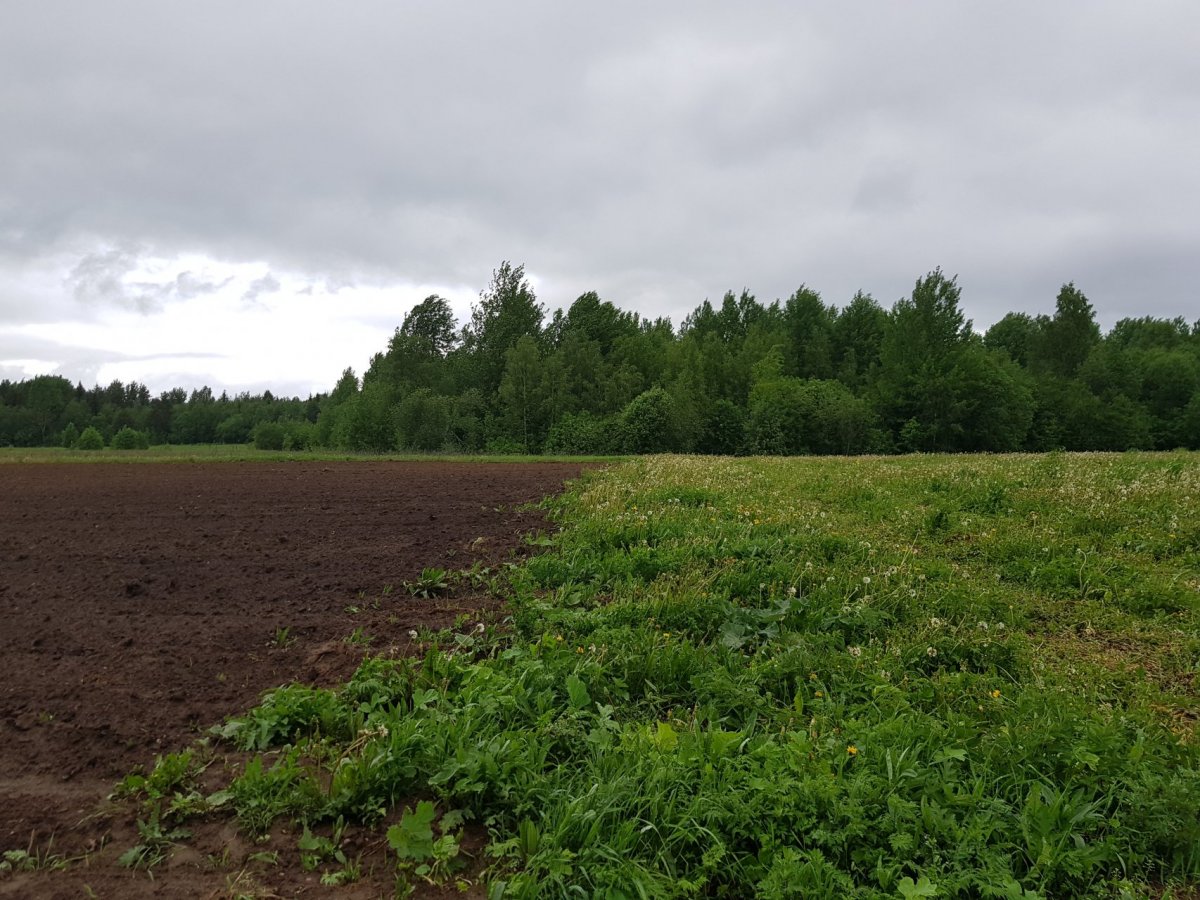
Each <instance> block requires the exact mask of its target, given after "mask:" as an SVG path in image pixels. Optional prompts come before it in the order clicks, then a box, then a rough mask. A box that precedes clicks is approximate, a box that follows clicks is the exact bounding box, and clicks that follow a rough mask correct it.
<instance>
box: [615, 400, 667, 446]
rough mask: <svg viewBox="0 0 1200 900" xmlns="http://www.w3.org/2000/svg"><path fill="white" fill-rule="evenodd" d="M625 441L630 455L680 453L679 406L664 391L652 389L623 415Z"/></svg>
mask: <svg viewBox="0 0 1200 900" xmlns="http://www.w3.org/2000/svg"><path fill="white" fill-rule="evenodd" d="M621 439H622V443H623V444H624V448H623V449H625V450H626V451H628V452H630V453H663V452H667V451H670V450H677V449H679V427H678V422H677V421H676V417H675V404H674V403H673V402H672V400H671V395H670V394H668V393H667V392H666V391H664V390H663V389H662V388H651V389H650V390H648V391H646V392H645V393H642V394H639V395H638V396H636V397H634V398H633V399H632V400H630V401H629V405H628V406H626V407H625V411H624V412H623V413H621Z"/></svg>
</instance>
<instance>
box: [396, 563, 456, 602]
mask: <svg viewBox="0 0 1200 900" xmlns="http://www.w3.org/2000/svg"><path fill="white" fill-rule="evenodd" d="M404 589H405V590H406V591H408V592H409V593H410V594H411V595H412V596H414V597H421V598H423V599H425V600H431V599H433V598H434V597H438V596H440V595H442V594H444V593H446V592H447V591H449V590H450V577H449V573H448V572H447V571H446V570H445V569H437V568H427V569H422V570H421V577H420V578H417V579H415V580H414V581H406V582H404Z"/></svg>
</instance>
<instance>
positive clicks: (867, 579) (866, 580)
mask: <svg viewBox="0 0 1200 900" xmlns="http://www.w3.org/2000/svg"><path fill="white" fill-rule="evenodd" d="M870 583H871V576H870V575H864V576H863V584H870Z"/></svg>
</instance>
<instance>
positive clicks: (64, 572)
mask: <svg viewBox="0 0 1200 900" xmlns="http://www.w3.org/2000/svg"><path fill="white" fill-rule="evenodd" d="M579 470H580V467H579V466H578V465H570V464H498V463H497V464H486V463H484V464H480V463H441V462H417V463H408V462H329V463H319V462H312V463H309V462H303V463H212V464H201V463H175V464H159V465H136V464H59V465H4V466H0V849H3V850H11V849H27V848H29V847H30V846H31V845H32V846H33V848H34V850H35V851H36V850H44V849H46V847H47V845H48V842H49V841H50V840H51V838H52V839H53V847H52V849H53V852H54V853H55V854H59V855H63V856H76V855H81V854H84V853H85V852H87V851H89V850H90V851H93V856H92V858H90V859H89V860H88V861H87V862H86V863H83V864H76V865H74V866H72V868H71V870H69V873H60V874H59V875H55V876H51V877H50V878H46V877H45V876H44V875H39V876H38V878H37V879H36V880H33V881H27V880H25V879H20V880H19V881H20V884H16V883H14V880H13V879H11V878H10V879H8V880H7V885H6V881H5V880H0V894H3V893H11V890H12V889H14V888H20V890H21V891H23V892H27V891H29V890H30V889H31V886H32V887H33V888H34V889H35V890H36V892H37V893H39V894H44V895H46V896H53V895H60V894H61V895H62V896H79V895H80V891H81V889H82V886H83V885H84V884H88V885H89V886H91V887H93V889H95V890H98V892H99V894H100V896H118V895H122V896H125V895H129V894H130V893H134V892H136V893H138V894H145V893H155V894H158V895H161V896H176V895H178V896H189V895H193V894H195V893H197V892H198V891H200V889H201V887H202V886H203V887H204V891H205V892H207V890H208V889H207V884H208V883H209V882H211V883H212V884H213V885H215V886H216V887H217V888H220V886H221V885H223V884H224V883H225V882H224V881H222V880H221V878H220V877H216V876H215V875H214V877H213V878H212V879H209V882H205V881H204V879H203V878H201V879H200V880H199V881H197V880H195V879H194V878H191V877H189V878H180V877H178V876H175V877H174V880H172V872H170V871H168V872H166V873H165V876H166V877H165V879H160V880H159V881H157V882H149V881H147V880H146V877H145V876H144V875H141V876H136V877H137V878H140V881H138V882H137V885H140V887H136V886H135V884H134V882H133V881H130V880H128V879H127V878H124V877H121V878H118V876H117V875H116V873H115V872H110V871H108V870H109V869H111V868H112V865H111V860H112V859H114V858H115V856H116V854H117V853H118V852H119V851H120V849H122V848H120V847H116V848H115V852H110V849H111V848H113V847H115V845H116V844H117V842H118V841H119V840H122V839H128V834H129V823H128V822H127V821H126V822H124V823H122V822H121V821H120V819H121V815H122V813H121V812H120V811H119V810H117V809H115V808H113V807H112V805H111V804H105V803H103V800H104V797H105V796H106V795H107V794H108V793H109V792H110V791H111V790H112V788H113V784H114V782H115V781H116V780H117V779H119V778H121V777H122V776H123V775H125V774H126V773H128V772H129V771H130V770H131V769H132V768H134V767H135V766H147V765H149V764H151V763H153V761H154V758H155V755H156V754H159V753H163V752H167V751H170V750H175V749H178V748H180V747H182V746H184V745H186V744H187V743H189V742H190V741H192V740H193V739H195V738H196V737H197V736H199V735H200V734H201V733H202V732H204V731H205V730H206V729H207V728H208V727H209V726H211V725H213V724H215V723H218V722H220V721H221V720H222V719H223V717H225V716H227V715H229V714H232V713H235V712H239V711H242V710H244V709H245V708H247V707H248V706H250V705H252V704H253V703H254V702H255V700H256V699H257V698H258V697H259V695H260V694H261V692H262V691H264V690H266V689H268V688H270V687H273V686H275V685H278V684H281V683H285V682H290V681H302V682H308V683H312V684H333V683H336V682H338V681H340V680H344V678H345V677H346V676H348V675H349V673H350V672H352V671H353V669H354V667H355V666H356V665H357V663H358V662H359V661H360V660H361V658H362V655H363V653H364V651H365V650H371V651H373V652H397V653H403V652H405V650H406V648H407V646H408V645H409V643H410V641H411V639H410V637H409V631H410V630H412V629H417V628H420V627H422V626H429V627H433V628H440V627H445V626H448V625H451V624H453V623H455V621H456V620H458V621H460V622H462V621H464V617H474V616H477V615H479V614H485V615H486V613H487V610H488V608H489V607H491V606H493V605H494V603H495V601H494V600H492V599H489V598H488V597H486V596H485V595H484V594H482V593H478V594H476V593H473V592H472V589H471V588H469V587H463V586H462V585H460V586H458V587H456V588H455V590H454V591H453V592H452V593H450V594H449V595H448V596H444V597H438V598H436V599H417V598H414V597H412V596H410V595H409V594H408V593H407V592H406V591H405V590H404V589H403V584H404V582H405V581H409V580H412V579H415V578H417V577H418V576H419V575H420V573H421V570H422V569H423V568H426V567H434V566H436V567H440V568H444V569H448V570H459V569H465V568H468V567H470V566H471V565H472V564H473V563H475V562H477V561H478V562H479V564H480V565H482V566H489V567H494V566H496V565H497V564H499V563H501V562H503V561H504V560H506V559H510V558H512V557H513V556H514V555H517V554H520V553H521V552H522V547H523V542H522V536H523V535H524V534H526V533H528V532H529V531H531V530H534V529H537V528H539V527H544V523H543V521H542V516H541V514H540V513H539V512H537V511H531V510H527V509H523V507H524V505H525V504H528V503H530V502H533V501H537V500H538V499H540V498H542V497H543V496H545V495H547V494H551V493H554V492H556V491H558V490H560V489H561V487H562V485H563V482H564V481H565V480H566V479H569V478H572V477H574V476H576V475H577V474H578V473H579ZM347 638H350V640H347ZM367 638H369V639H370V643H369V645H368V644H364V643H363V642H364V641H365V640H366V639H367ZM126 818H128V816H127V815H126ZM106 844H108V845H109V848H110V849H104V848H105V845H106ZM97 850H99V851H100V852H98V853H97V852H95V851H97ZM89 873H90V874H89ZM217 874H218V875H219V873H217ZM128 877H129V878H133V877H134V876H128ZM114 878H116V879H118V880H115V881H114V880H113V879H114ZM172 884H173V885H174V887H171V885H172ZM103 886H107V890H106V889H104V887H103ZM6 887H7V888H8V889H7V890H6ZM293 887H297V886H293ZM298 889H302V885H301V886H299V888H298ZM294 892H295V891H294V890H293V891H289V893H294ZM218 895H219V892H218Z"/></svg>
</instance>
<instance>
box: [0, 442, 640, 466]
mask: <svg viewBox="0 0 1200 900" xmlns="http://www.w3.org/2000/svg"><path fill="white" fill-rule="evenodd" d="M621 459H623V457H616V456H529V455H516V454H504V455H499V454H497V455H491V456H489V455H486V454H462V453H352V452H349V451H346V450H324V449H322V450H256V449H255V448H254V447H253V446H251V445H249V444H160V445H158V446H156V447H151V448H150V449H149V450H113V449H105V450H66V449H63V448H61V447H0V465H3V464H5V463H10V464H11V463H62V462H72V463H78V462H106V463H112V462H126V463H134V462H292V461H303V460H308V461H312V462H341V461H354V460H394V461H402V462H420V461H438V462H501V463H524V462H601V463H603V462H617V461H620V460H621Z"/></svg>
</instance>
